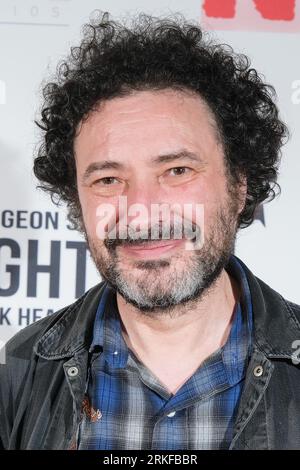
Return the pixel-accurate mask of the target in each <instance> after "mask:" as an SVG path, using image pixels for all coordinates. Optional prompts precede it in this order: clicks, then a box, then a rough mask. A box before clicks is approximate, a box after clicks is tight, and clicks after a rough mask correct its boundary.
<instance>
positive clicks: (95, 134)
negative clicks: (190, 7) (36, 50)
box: [0, 14, 300, 450]
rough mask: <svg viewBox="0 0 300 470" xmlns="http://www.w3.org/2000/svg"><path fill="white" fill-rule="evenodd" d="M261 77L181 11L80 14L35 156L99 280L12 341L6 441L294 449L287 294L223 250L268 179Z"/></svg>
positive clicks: (275, 122) (266, 98) (270, 132)
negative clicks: (119, 18) (76, 39)
mask: <svg viewBox="0 0 300 470" xmlns="http://www.w3.org/2000/svg"><path fill="white" fill-rule="evenodd" d="M272 93H273V90H272V88H271V87H269V86H268V85H266V84H265V83H263V82H262V80H261V78H260V77H259V76H258V75H257V73H256V71H255V70H253V69H251V68H249V62H248V60H247V58H246V57H245V56H240V55H236V54H234V53H233V52H232V50H231V49H228V48H226V47H225V46H221V45H215V44H213V43H212V42H210V41H209V40H208V39H206V38H205V37H204V36H203V34H202V32H201V30H200V28H199V27H198V26H197V25H195V24H190V23H187V22H186V21H185V20H184V19H182V18H181V17H177V18H174V19H172V20H171V19H160V20H158V19H155V18H151V17H149V16H145V15H140V16H139V17H138V18H137V21H136V23H134V24H133V25H132V27H131V28H127V27H125V26H124V25H122V24H120V23H117V22H114V21H112V20H110V18H109V16H108V15H107V14H104V15H103V16H102V17H101V18H100V19H99V20H98V22H94V23H93V24H91V25H88V26H86V29H85V34H84V38H83V41H82V43H81V45H80V47H79V48H73V49H72V52H71V55H70V57H69V58H68V60H67V61H65V62H64V63H63V64H62V65H61V66H60V68H59V70H58V77H57V81H56V82H55V83H54V82H53V83H50V84H48V85H47V87H46V88H45V90H44V98H45V103H44V107H43V110H42V118H41V121H40V122H39V126H40V127H41V129H42V132H43V136H44V143H43V145H42V146H41V147H40V149H39V154H38V155H37V157H36V159H35V163H34V171H35V174H36V176H37V178H38V179H39V180H40V186H41V187H43V188H44V189H45V190H47V191H49V192H50V193H51V195H52V196H54V197H57V198H58V199H59V200H62V201H64V202H65V203H66V204H67V207H68V209H69V216H70V219H71V220H72V221H73V222H74V224H76V226H77V228H78V229H79V230H80V231H81V232H82V233H83V234H84V236H85V238H86V241H87V243H88V246H89V249H90V252H91V255H92V257H93V259H94V262H95V264H96V266H97V268H98V270H99V273H100V274H101V276H102V278H103V281H102V282H101V283H100V284H99V285H97V286H95V287H94V288H92V289H91V290H89V291H88V292H87V293H86V294H85V295H84V296H83V297H82V298H80V299H78V300H77V301H76V302H75V303H74V304H73V305H71V306H69V307H66V308H63V309H62V310H60V311H59V312H57V313H55V314H54V315H52V316H51V317H48V318H46V319H43V320H41V321H39V322H37V323H35V324H33V325H31V326H29V327H27V328H25V329H24V330H23V331H21V332H20V333H19V334H18V335H16V336H15V337H14V338H13V339H12V340H11V341H10V342H9V344H8V346H7V351H6V356H7V362H6V365H3V366H2V370H1V424H0V426H1V427H0V436H1V442H2V446H3V447H4V448H7V449H167V450H178V449H288V448H296V449H297V448H300V426H299V416H300V399H299V397H300V370H299V362H297V361H296V359H295V357H293V353H294V349H293V344H295V343H294V342H295V341H297V340H299V339H300V325H299V321H300V307H299V306H297V305H295V304H293V303H291V302H288V301H286V300H284V299H283V298H282V296H281V295H280V294H278V293H276V292H275V291H273V290H272V289H271V288H270V287H268V286H267V285H266V284H265V283H263V282H262V281H261V280H259V279H258V278H257V277H255V276H254V274H252V273H251V271H250V270H249V269H248V268H247V267H246V266H245V264H244V263H243V262H242V261H241V260H239V259H238V258H237V257H236V256H234V254H233V253H234V244H235V237H236V233H237V230H238V229H239V228H244V227H247V226H248V225H250V224H251V223H252V221H253V219H254V213H255V209H256V208H257V206H258V204H260V203H261V202H262V201H265V200H266V199H267V198H272V197H274V195H275V189H276V177H277V169H278V162H279V158H280V148H281V145H282V144H283V141H284V138H285V136H286V135H287V129H286V127H285V125H284V124H283V123H282V122H281V121H280V119H279V117H278V110H277V108H276V105H275V103H274V101H273V97H272ZM157 208H158V211H157V210H156V211H155V210H154V209H157ZM180 229H181V231H180Z"/></svg>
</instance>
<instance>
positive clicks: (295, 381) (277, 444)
mask: <svg viewBox="0 0 300 470" xmlns="http://www.w3.org/2000/svg"><path fill="white" fill-rule="evenodd" d="M239 261H240V260H239ZM240 262H241V261H240ZM241 263H242V262H241ZM242 266H243V267H244V269H245V271H246V275H247V278H248V282H249V287H250V292H251V296H252V305H253V328H254V331H253V353H252V357H251V360H250V363H249V366H248V369H247V375H246V381H245V385H244V388H243V392H242V396H241V399H240V403H239V409H238V413H237V418H236V421H235V431H234V438H233V440H232V443H231V446H230V449H245V450H247V449H300V365H299V362H300V361H299V359H300V357H299V356H300V354H299V352H298V356H297V350H296V349H295V345H297V341H298V342H299V343H298V349H299V345H300V306H299V305H296V304H294V303H292V302H288V301H286V300H285V299H284V298H283V297H282V296H281V295H280V294H278V293H277V292H275V291H274V290H273V289H271V288H270V287H269V286H267V285H266V284H265V283H264V282H263V281H261V280H260V279H258V278H257V277H256V276H254V275H253V274H252V272H251V271H250V270H249V269H248V268H247V267H246V266H245V264H244V263H242ZM103 286H104V282H101V283H100V284H98V285H97V286H95V287H94V288H92V289H91V290H89V291H88V292H86V294H85V295H83V296H82V297H81V298H80V299H78V300H77V301H76V302H75V303H74V304H72V305H70V306H68V307H66V308H63V309H62V310H60V311H58V312H57V313H55V314H53V315H51V316H49V317H46V318H44V319H42V320H40V321H38V322H36V323H34V324H33V325H30V326H29V327H27V328H25V329H23V330H22V331H20V332H19V333H18V334H17V335H15V336H14V337H13V338H12V339H11V340H10V341H9V343H8V344H7V345H6V363H5V364H4V365H3V364H2V365H1V366H0V448H4V449H68V448H70V447H72V442H73V440H74V436H75V435H76V430H77V427H78V423H79V422H80V419H81V405H82V399H83V394H84V388H85V383H86V376H87V365H88V360H89V357H88V356H89V354H88V349H89V345H90V342H91V338H92V327H93V322H94V316H95V312H96V309H97V305H98V302H99V299H100V297H101V295H102V292H103ZM297 359H298V360H297ZM258 366H259V367H260V368H257V367H258ZM74 367H75V368H77V369H72V368H74ZM74 370H75V372H76V371H77V372H76V373H73V372H74Z"/></svg>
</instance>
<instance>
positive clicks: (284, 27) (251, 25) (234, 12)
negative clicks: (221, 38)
mask: <svg viewBox="0 0 300 470" xmlns="http://www.w3.org/2000/svg"><path fill="white" fill-rule="evenodd" d="M201 23H202V24H203V26H204V27H205V28H206V29H231V30H232V29H236V30H254V31H278V32H284V31H286V32H297V31H300V1H299V0H247V1H246V2H245V0H222V1H220V0H204V1H203V4H202V18H201Z"/></svg>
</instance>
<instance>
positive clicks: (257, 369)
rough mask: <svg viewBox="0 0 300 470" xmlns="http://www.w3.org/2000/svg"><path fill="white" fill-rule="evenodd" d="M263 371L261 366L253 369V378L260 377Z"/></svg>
mask: <svg viewBox="0 0 300 470" xmlns="http://www.w3.org/2000/svg"><path fill="white" fill-rule="evenodd" d="M263 371H264V369H263V367H262V366H256V367H254V370H253V374H254V375H255V377H260V376H261V375H262V374H263Z"/></svg>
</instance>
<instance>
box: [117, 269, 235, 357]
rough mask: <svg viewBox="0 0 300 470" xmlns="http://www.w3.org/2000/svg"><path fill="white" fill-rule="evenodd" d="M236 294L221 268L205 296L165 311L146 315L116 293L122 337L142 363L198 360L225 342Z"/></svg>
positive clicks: (233, 285)
mask: <svg viewBox="0 0 300 470" xmlns="http://www.w3.org/2000/svg"><path fill="white" fill-rule="evenodd" d="M239 295H240V293H239V288H238V285H237V283H236V281H235V280H234V279H233V278H232V277H231V276H229V274H228V273H227V272H226V271H225V270H224V269H223V271H222V272H221V274H220V276H219V277H218V279H217V280H216V282H215V283H214V285H213V286H212V287H211V289H209V291H208V292H207V293H206V295H205V296H203V297H201V298H200V299H198V300H197V301H193V303H191V304H190V305H184V306H177V307H174V309H172V311H171V312H170V313H168V314H166V312H164V311H161V312H158V311H157V312H156V315H155V317H154V316H147V315H145V313H143V312H141V311H140V310H139V309H137V308H136V307H134V306H133V305H131V304H129V303H128V302H126V301H125V300H124V298H123V297H122V296H121V295H120V294H117V303H118V309H119V312H120V317H121V320H122V329H123V336H124V339H125V341H126V343H127V345H128V347H129V348H130V349H132V350H133V352H134V353H135V354H136V356H137V357H138V358H139V359H140V360H142V362H144V363H146V364H147V363H148V364H150V363H151V364H159V363H161V361H162V360H165V361H166V362H168V363H169V364H168V365H169V366H171V365H172V364H174V365H175V364H178V361H180V363H182V361H185V360H187V359H188V358H191V357H193V358H197V359H196V361H197V363H199V361H200V362H202V361H203V360H204V359H205V358H206V357H208V356H209V355H210V354H212V353H213V352H214V351H216V350H217V349H218V348H220V347H222V346H223V345H224V344H225V342H226V340H227V338H228V335H229V332H230V327H231V322H232V317H233V312H234V307H235V304H236V302H237V301H238V299H239ZM171 363H172V364H171Z"/></svg>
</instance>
